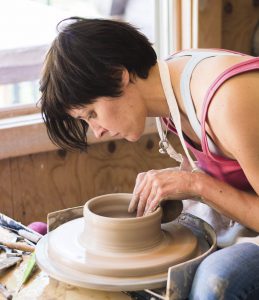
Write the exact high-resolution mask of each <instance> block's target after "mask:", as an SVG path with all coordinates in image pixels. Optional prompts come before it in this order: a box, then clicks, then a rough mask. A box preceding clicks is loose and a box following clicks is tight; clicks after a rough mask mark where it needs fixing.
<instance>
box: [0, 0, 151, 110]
mask: <svg viewBox="0 0 259 300" xmlns="http://www.w3.org/2000/svg"><path fill="white" fill-rule="evenodd" d="M0 5H1V9H0V26H1V28H2V29H3V28H6V29H8V30H1V40H0V109H1V108H6V107H10V106H13V107H14V106H18V107H19V106H21V105H24V104H28V103H35V102H37V100H38V99H39V97H40V94H39V77H40V70H41V67H42V62H43V59H44V56H45V54H46V51H47V49H48V47H49V45H50V43H51V41H52V40H53V39H54V37H55V35H56V24H57V23H58V22H59V21H60V20H62V19H64V18H67V17H70V16H82V17H89V18H96V17H97V18H115V19H119V20H125V21H128V22H130V23H132V24H134V25H135V26H136V27H138V28H139V29H140V30H141V31H142V32H143V33H144V34H145V35H146V36H147V37H148V38H149V39H150V41H151V42H155V13H154V11H155V0H141V1H139V0H105V1H103V0H74V1H71V0H42V1H40V0H38V1H37V0H34V1H33V0H1V2H0ZM11 20H15V22H13V21H11Z"/></svg>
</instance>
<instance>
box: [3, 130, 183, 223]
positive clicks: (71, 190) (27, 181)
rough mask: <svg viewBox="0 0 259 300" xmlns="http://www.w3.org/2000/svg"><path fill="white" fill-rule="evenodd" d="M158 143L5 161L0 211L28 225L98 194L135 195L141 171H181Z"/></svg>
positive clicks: (154, 137) (148, 139)
mask: <svg viewBox="0 0 259 300" xmlns="http://www.w3.org/2000/svg"><path fill="white" fill-rule="evenodd" d="M174 140H175V143H177V144H176V147H177V148H178V149H179V148H180V145H179V142H178V141H177V140H176V139H174ZM158 141H159V140H158V134H151V135H146V136H143V137H142V138H141V140H140V141H139V142H137V143H130V142H127V141H123V140H118V141H111V142H105V143H99V144H93V145H92V146H91V147H90V149H89V152H88V153H87V154H86V153H82V154H78V153H68V152H65V151H62V150H58V151H51V152H46V153H39V154H32V155H27V156H22V157H16V158H10V159H5V160H1V161H0V211H1V212H2V213H5V214H7V215H8V216H10V217H13V218H15V219H16V220H19V221H20V222H22V223H24V224H28V223H30V222H32V221H36V220H38V221H39V220H40V221H45V220H46V215H47V213H48V212H52V211H56V210H59V209H64V208H68V207H73V206H78V205H83V204H84V203H85V202H86V201H87V200H88V199H90V198H92V197H94V196H97V195H102V194H107V193H114V192H132V189H133V187H134V182H135V179H136V176H137V174H138V173H139V172H143V171H147V170H149V169H160V168H166V167H172V166H176V163H175V162H174V160H172V159H169V158H168V156H165V155H161V154H160V153H159V152H158ZM175 143H174V144H175Z"/></svg>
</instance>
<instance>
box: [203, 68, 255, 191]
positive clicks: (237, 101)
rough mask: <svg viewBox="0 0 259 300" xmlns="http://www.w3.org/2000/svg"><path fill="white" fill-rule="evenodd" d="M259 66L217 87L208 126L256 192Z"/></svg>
mask: <svg viewBox="0 0 259 300" xmlns="http://www.w3.org/2000/svg"><path fill="white" fill-rule="evenodd" d="M258 87H259V70H258V71H249V72H247V73H243V74H239V75H237V76H235V77H232V78H231V79H229V80H228V81H226V82H225V83H224V84H223V85H222V86H221V87H220V88H219V90H218V91H217V93H216V94H215V96H214V99H213V101H212V104H211V106H210V108H209V111H208V126H209V130H211V132H212V134H213V135H214V138H215V139H216V140H217V141H218V144H220V145H221V146H222V148H223V150H224V151H225V153H227V154H228V156H230V157H232V158H233V159H236V160H237V161H238V162H239V163H240V165H241V167H242V168H243V169H244V171H245V173H246V175H247V177H248V179H249V181H250V182H251V183H252V184H253V186H254V188H255V189H256V190H257V191H258V192H259V184H258V182H257V181H258V180H257V176H258V172H259V155H258V153H259V88H258Z"/></svg>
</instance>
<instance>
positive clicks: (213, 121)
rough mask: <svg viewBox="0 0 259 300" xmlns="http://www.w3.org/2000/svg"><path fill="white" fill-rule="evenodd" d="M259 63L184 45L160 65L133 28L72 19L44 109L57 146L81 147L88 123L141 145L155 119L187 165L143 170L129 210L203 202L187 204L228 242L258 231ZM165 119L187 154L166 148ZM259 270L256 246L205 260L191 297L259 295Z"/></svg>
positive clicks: (55, 49) (57, 52) (58, 42)
mask: <svg viewBox="0 0 259 300" xmlns="http://www.w3.org/2000/svg"><path fill="white" fill-rule="evenodd" d="M258 69H259V59H257V58H253V57H251V56H248V55H243V54H239V53H232V52H228V51H224V50H204V49H203V50H190V51H183V52H180V53H177V54H175V55H173V56H172V57H169V58H168V60H167V61H166V62H158V61H157V57H156V54H155V52H154V50H153V48H152V46H151V44H150V43H149V41H148V40H147V39H146V38H145V37H144V36H143V35H142V34H141V33H139V32H138V31H137V30H136V29H135V28H133V27H132V26H131V25H129V24H126V23H121V22H116V21H111V20H87V19H83V18H72V19H70V20H67V21H66V22H62V23H61V24H60V25H59V33H58V36H57V38H56V39H55V40H54V42H53V44H52V46H51V48H50V50H49V52H48V54H47V57H46V61H45V66H44V70H43V75H42V80H41V92H42V97H41V106H42V114H43V117H44V121H45V123H46V126H47V130H48V134H49V136H50V138H51V139H52V141H53V142H54V143H55V144H57V145H59V146H60V147H62V148H65V149H80V150H85V149H86V147H87V142H86V132H87V129H88V127H89V126H90V128H91V129H92V130H93V132H94V134H95V135H96V137H97V138H101V137H102V136H104V135H106V134H108V135H110V136H119V137H121V138H125V139H126V140H128V141H131V142H134V141H137V140H138V139H139V138H140V137H141V134H142V133H143V130H144V125H145V120H146V118H147V117H157V122H158V128H159V132H160V135H161V137H162V139H161V143H160V145H161V151H162V152H168V153H169V155H170V156H172V157H174V158H175V159H177V160H179V161H180V162H181V167H180V168H172V169H165V170H151V171H149V172H146V173H141V174H139V175H138V176H137V180H136V185H135V188H134V192H133V199H132V201H131V203H130V207H129V210H130V211H133V210H137V215H138V216H141V215H143V214H148V213H150V212H151V211H153V210H154V209H155V208H156V207H157V205H158V204H159V202H160V201H161V200H162V199H165V198H170V199H175V200H182V199H188V198H191V199H195V200H194V201H193V202H192V204H191V205H190V204H189V203H187V206H188V207H187V208H186V209H189V210H191V211H192V212H193V211H195V209H196V208H195V207H197V206H198V207H199V209H198V210H197V209H196V211H199V212H200V214H201V215H202V217H204V218H205V219H206V217H207V218H209V220H208V221H210V223H211V224H212V225H213V226H214V228H215V230H217V232H218V234H219V237H220V238H221V242H222V243H221V244H222V245H220V246H223V245H224V243H225V245H227V244H232V243H234V241H235V238H236V237H237V236H238V235H239V233H240V231H241V229H242V230H243V229H244V228H248V229H250V231H251V232H250V233H252V232H258V231H259V217H258V216H259V196H258V195H259V181H258V180H257V174H258V171H259V155H258V153H259V122H258V120H257V116H258V115H259V101H258V99H259V89H258V84H259V72H258V71H257V70H258ZM162 123H163V124H164V127H165V128H166V129H165V131H167V130H171V131H174V132H176V133H177V134H178V135H179V138H180V140H181V142H182V144H183V147H184V150H185V153H186V157H183V156H182V155H179V154H177V153H176V152H175V151H174V150H173V149H172V147H171V146H170V145H169V144H168V141H167V139H166V132H165V133H164V132H163V130H162ZM187 148H188V149H189V150H191V151H192V152H193V154H194V155H195V157H196V159H197V163H195V162H194V161H193V160H192V158H191V156H190V154H189V152H188V150H187ZM201 202H202V203H201ZM200 206H202V208H200ZM211 208H212V209H211ZM205 210H206V211H205ZM208 211H209V212H208ZM205 214H207V216H205ZM235 222H236V223H235ZM233 224H234V225H233ZM239 224H242V226H241V225H239ZM248 229H246V230H248ZM229 232H230V233H229ZM229 236H230V237H229ZM233 237H234V238H233ZM208 266H209V267H208ZM258 268H259V248H258V246H256V245H254V244H252V243H243V244H237V245H234V246H230V247H227V248H225V249H222V250H219V251H217V252H215V253H214V254H212V255H210V256H209V257H208V258H207V259H205V260H204V261H203V263H202V264H201V265H200V266H199V268H198V270H197V272H196V275H195V278H194V282H193V285H192V289H191V292H190V299H223V298H224V299H237V298H235V297H242V299H255V298H256V297H258V295H259V269H258ZM233 287H234V288H233ZM220 297H221V298H220ZM238 299H241V298H238Z"/></svg>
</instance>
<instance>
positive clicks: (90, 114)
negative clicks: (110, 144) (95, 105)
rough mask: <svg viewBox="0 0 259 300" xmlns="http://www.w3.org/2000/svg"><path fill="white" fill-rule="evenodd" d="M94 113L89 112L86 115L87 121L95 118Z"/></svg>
mask: <svg viewBox="0 0 259 300" xmlns="http://www.w3.org/2000/svg"><path fill="white" fill-rule="evenodd" d="M96 116H97V115H96V112H95V111H93V110H91V111H89V113H88V114H87V120H90V119H93V118H96Z"/></svg>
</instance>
